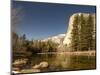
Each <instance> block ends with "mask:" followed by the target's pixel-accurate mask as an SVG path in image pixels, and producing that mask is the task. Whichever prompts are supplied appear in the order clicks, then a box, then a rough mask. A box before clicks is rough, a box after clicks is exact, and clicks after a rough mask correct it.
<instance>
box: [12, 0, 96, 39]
mask: <svg viewBox="0 0 100 75" xmlns="http://www.w3.org/2000/svg"><path fill="white" fill-rule="evenodd" d="M12 7H13V9H20V12H21V14H19V15H20V22H19V23H18V24H19V25H18V27H17V34H18V35H20V36H21V35H23V34H25V35H26V38H27V39H28V40H32V39H33V40H38V39H44V38H47V37H49V36H54V35H58V34H63V33H66V32H67V29H68V23H69V18H70V16H71V15H72V14H74V13H80V12H81V13H96V8H95V6H88V5H87V6H84V5H71V4H55V3H41V2H25V1H13V2H12Z"/></svg>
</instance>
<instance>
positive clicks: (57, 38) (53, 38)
mask: <svg viewBox="0 0 100 75" xmlns="http://www.w3.org/2000/svg"><path fill="white" fill-rule="evenodd" d="M64 38H65V34H59V35H55V36H51V37H48V38H45V39H42V40H41V41H42V42H46V41H49V40H50V41H52V42H54V43H58V44H60V43H61V42H63V40H64Z"/></svg>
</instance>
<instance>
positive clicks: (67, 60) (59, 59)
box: [29, 54, 96, 72]
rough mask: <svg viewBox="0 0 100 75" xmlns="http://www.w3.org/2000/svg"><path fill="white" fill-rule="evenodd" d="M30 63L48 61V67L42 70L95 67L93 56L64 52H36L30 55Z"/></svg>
mask: <svg viewBox="0 0 100 75" xmlns="http://www.w3.org/2000/svg"><path fill="white" fill-rule="evenodd" d="M30 60H31V61H29V62H30V64H31V65H36V64H39V63H40V62H43V61H45V62H48V63H49V67H48V68H46V69H45V70H43V71H42V72H48V71H49V72H50V71H65V70H66V71H69V70H85V69H86V70H87V69H95V68H96V57H95V56H77V55H66V54H38V55H34V56H32V57H30Z"/></svg>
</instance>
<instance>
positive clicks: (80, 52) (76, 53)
mask: <svg viewBox="0 0 100 75" xmlns="http://www.w3.org/2000/svg"><path fill="white" fill-rule="evenodd" d="M37 54H67V55H79V56H96V51H95V50H93V51H74V52H64V51H63V52H47V53H37Z"/></svg>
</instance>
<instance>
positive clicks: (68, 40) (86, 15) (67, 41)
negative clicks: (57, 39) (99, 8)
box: [63, 13, 96, 46]
mask: <svg viewBox="0 0 100 75" xmlns="http://www.w3.org/2000/svg"><path fill="white" fill-rule="evenodd" d="M77 15H78V17H79V16H81V15H83V18H84V19H85V20H87V19H88V18H89V15H92V18H93V21H94V22H93V23H94V26H93V27H94V35H93V36H95V26H96V23H95V14H90V13H75V14H73V15H72V16H71V17H70V19H69V27H68V30H67V32H66V36H65V38H64V41H63V44H64V45H67V46H69V45H70V44H71V38H72V37H71V32H72V29H73V22H74V20H75V18H74V17H75V16H77ZM79 26H80V25H79V23H78V27H79ZM79 28H80V27H79Z"/></svg>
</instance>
